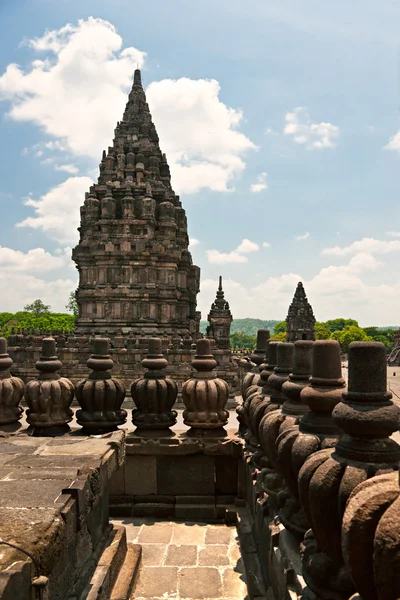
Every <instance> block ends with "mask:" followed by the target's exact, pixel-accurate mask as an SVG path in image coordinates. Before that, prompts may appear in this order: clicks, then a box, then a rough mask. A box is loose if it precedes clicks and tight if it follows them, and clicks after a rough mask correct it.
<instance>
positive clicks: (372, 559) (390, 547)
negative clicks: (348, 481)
mask: <svg viewBox="0 0 400 600" xmlns="http://www.w3.org/2000/svg"><path fill="white" fill-rule="evenodd" d="M399 499H400V487H399V479H398V473H395V472H394V473H385V474H384V475H377V476H376V477H372V478H371V479H368V480H367V481H365V482H363V483H361V484H360V485H358V486H357V487H356V488H355V489H354V490H353V492H352V493H351V495H350V498H349V501H348V503H347V506H346V510H345V513H344V515H343V522H342V550H343V557H344V560H345V563H346V565H347V567H348V569H349V572H350V576H351V579H352V581H353V583H354V585H355V588H356V590H357V591H358V592H359V593H360V595H361V598H362V600H396V599H397V598H398V597H399V596H400V556H399V539H400V528H399V524H400V519H399V516H400V502H399Z"/></svg>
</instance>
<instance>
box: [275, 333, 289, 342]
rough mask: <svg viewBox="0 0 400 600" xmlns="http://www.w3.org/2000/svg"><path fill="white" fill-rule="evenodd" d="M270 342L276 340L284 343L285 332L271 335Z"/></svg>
mask: <svg viewBox="0 0 400 600" xmlns="http://www.w3.org/2000/svg"><path fill="white" fill-rule="evenodd" d="M271 340H278V342H286V331H279V332H278V333H275V332H274V333H273V334H272V335H271Z"/></svg>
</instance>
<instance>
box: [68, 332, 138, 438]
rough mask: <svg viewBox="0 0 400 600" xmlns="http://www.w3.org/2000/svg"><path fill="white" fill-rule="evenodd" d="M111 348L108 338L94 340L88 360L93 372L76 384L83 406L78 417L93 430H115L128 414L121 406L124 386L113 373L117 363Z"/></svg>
mask: <svg viewBox="0 0 400 600" xmlns="http://www.w3.org/2000/svg"><path fill="white" fill-rule="evenodd" d="M109 348H110V340H109V339H108V338H100V337H97V338H95V339H94V341H93V354H92V356H91V357H90V358H89V360H88V361H87V363H86V364H87V366H88V367H89V369H92V371H91V373H90V375H89V377H88V378H87V379H83V380H81V381H79V382H78V383H77V385H76V397H77V400H78V402H79V404H80V405H81V407H82V410H78V411H77V413H76V420H77V421H78V423H79V425H81V426H82V427H83V428H84V429H85V430H87V431H88V432H90V433H106V432H108V431H114V430H115V429H117V428H118V426H119V425H123V424H124V423H125V421H126V417H127V413H126V410H123V409H121V405H122V403H123V401H124V398H125V386H124V384H123V383H122V381H120V380H119V379H115V378H114V377H112V375H111V373H110V371H111V369H112V368H113V365H114V363H113V360H112V358H111V356H110V350H109Z"/></svg>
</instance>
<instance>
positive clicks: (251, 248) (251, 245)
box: [236, 238, 260, 254]
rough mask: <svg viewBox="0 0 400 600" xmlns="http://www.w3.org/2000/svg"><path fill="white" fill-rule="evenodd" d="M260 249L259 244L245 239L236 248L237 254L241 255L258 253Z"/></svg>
mask: <svg viewBox="0 0 400 600" xmlns="http://www.w3.org/2000/svg"><path fill="white" fill-rule="evenodd" d="M259 249H260V246H259V245H258V244H256V243H255V242H251V241H250V240H248V239H247V238H244V239H243V240H242V241H241V242H240V244H239V246H238V247H237V248H236V252H239V254H247V253H248V252H257V250H259Z"/></svg>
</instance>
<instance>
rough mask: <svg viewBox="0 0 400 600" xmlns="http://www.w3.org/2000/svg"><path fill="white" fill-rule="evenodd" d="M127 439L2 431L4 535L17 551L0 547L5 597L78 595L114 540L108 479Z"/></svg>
mask: <svg viewBox="0 0 400 600" xmlns="http://www.w3.org/2000/svg"><path fill="white" fill-rule="evenodd" d="M124 437H125V435H124V433H123V432H121V431H117V432H114V433H111V434H107V435H103V436H94V437H87V436H82V434H81V433H80V431H72V432H71V433H70V434H67V435H64V436H62V437H58V438H34V437H30V436H28V435H27V434H26V433H24V432H23V433H16V434H7V433H3V434H2V436H1V437H0V532H1V540H2V541H4V542H9V543H11V544H12V545H13V546H14V547H11V546H8V545H7V544H1V551H0V597H1V598H2V600H8V599H10V600H15V599H16V598H18V600H31V598H32V597H33V596H32V585H33V586H34V587H36V588H39V587H42V592H43V593H45V596H43V597H44V598H49V599H51V600H65V599H67V598H69V597H71V598H80V596H81V593H82V590H83V587H84V585H86V583H87V580H88V579H90V577H91V573H92V571H93V570H94V568H95V566H96V564H97V562H98V558H99V555H100V554H101V552H102V551H103V549H104V548H105V547H106V546H107V543H108V540H109V537H110V535H112V531H111V530H112V528H111V526H110V524H109V511H108V482H109V480H110V478H111V476H112V474H113V473H114V472H115V471H116V470H117V469H118V467H120V465H121V464H122V462H123V460H124V455H125V442H124ZM122 542H123V540H122ZM122 547H123V545H122ZM123 556H124V554H123V553H122V554H121V559H123Z"/></svg>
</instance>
